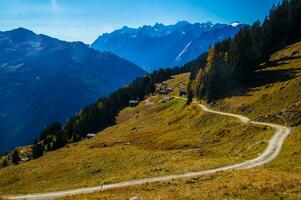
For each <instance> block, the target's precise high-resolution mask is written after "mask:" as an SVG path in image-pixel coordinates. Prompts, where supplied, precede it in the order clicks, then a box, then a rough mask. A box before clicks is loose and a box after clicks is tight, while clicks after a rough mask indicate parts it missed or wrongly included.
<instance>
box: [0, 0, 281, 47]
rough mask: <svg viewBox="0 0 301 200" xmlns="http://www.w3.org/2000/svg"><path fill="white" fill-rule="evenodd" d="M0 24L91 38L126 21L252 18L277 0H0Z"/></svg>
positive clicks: (59, 35) (7, 27) (136, 23)
mask: <svg viewBox="0 0 301 200" xmlns="http://www.w3.org/2000/svg"><path fill="white" fill-rule="evenodd" d="M0 1H1V2H0V30H1V31H5V30H10V29H14V28H18V27H24V28H27V29H31V30H33V31H35V32H36V33H43V34H47V35H50V36H52V37H56V38H59V39H62V40H67V41H76V40H78V41H83V42H86V43H91V42H93V41H94V40H95V39H96V38H97V36H98V35H100V34H101V33H104V32H111V31H112V30H114V29H117V28H121V27H123V26H125V25H127V26H129V27H138V26H142V25H145V24H146V25H153V24H155V23H156V22H161V23H164V24H173V23H176V22H177V21H181V20H187V21H190V22H206V21H212V22H214V23H216V22H220V23H229V22H233V21H240V22H243V23H252V22H254V21H256V20H257V19H258V20H263V19H264V17H265V16H266V14H267V13H268V11H269V9H270V8H271V7H272V5H273V4H274V3H278V2H279V1H280V0H227V1H223V0H0Z"/></svg>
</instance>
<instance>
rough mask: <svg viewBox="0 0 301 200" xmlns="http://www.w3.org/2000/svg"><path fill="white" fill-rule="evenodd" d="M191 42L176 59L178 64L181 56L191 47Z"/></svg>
mask: <svg viewBox="0 0 301 200" xmlns="http://www.w3.org/2000/svg"><path fill="white" fill-rule="evenodd" d="M191 42H192V41H190V42H189V43H188V44H187V45H186V46H185V47H184V49H183V50H182V51H181V52H180V53H179V55H178V56H177V58H176V59H175V61H176V62H178V61H179V60H180V59H181V56H182V55H183V54H184V53H185V52H186V51H187V49H188V47H189V46H190V45H191Z"/></svg>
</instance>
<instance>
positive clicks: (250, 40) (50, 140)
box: [32, 0, 301, 158]
mask: <svg viewBox="0 0 301 200" xmlns="http://www.w3.org/2000/svg"><path fill="white" fill-rule="evenodd" d="M300 39H301V1H299V0H284V1H283V2H282V3H281V4H279V5H277V6H274V7H273V8H272V9H271V11H270V13H269V15H268V16H267V17H266V18H265V20H264V22H263V23H260V22H255V23H254V24H253V25H251V26H246V27H244V28H242V29H241V30H240V31H239V32H238V33H237V34H236V35H235V37H233V38H229V39H227V40H224V41H221V42H218V43H217V44H215V45H214V46H213V47H211V48H210V49H209V51H208V53H205V54H202V55H200V56H199V57H198V58H197V59H195V60H193V61H191V62H189V63H187V64H185V65H184V66H182V67H176V68H173V69H171V68H168V69H160V70H157V71H154V72H152V73H151V74H148V75H145V76H144V77H142V78H138V79H136V80H135V81H134V82H132V83H131V84H129V85H127V86H125V87H123V88H121V89H119V90H117V91H116V92H114V93H112V94H111V95H110V96H108V97H106V98H101V99H99V100H98V101H97V102H96V103H94V104H92V105H89V106H87V107H86V108H83V109H82V110H81V111H80V112H78V113H77V114H76V115H75V116H73V117H71V118H69V120H68V121H67V123H66V124H65V125H63V126H62V125H61V124H60V123H58V122H55V123H53V124H51V125H49V126H47V127H45V128H44V129H43V130H42V131H41V134H40V137H39V138H38V139H36V140H35V141H34V144H33V146H32V151H33V157H34V158H38V157H40V156H42V155H43V153H44V152H46V151H52V150H55V149H58V148H61V147H64V146H65V145H66V144H68V143H72V142H77V141H79V140H81V139H83V138H85V137H86V135H87V133H96V132H99V131H101V130H103V129H104V128H106V127H108V126H111V125H114V124H115V123H116V122H115V119H116V116H117V114H118V113H119V111H121V110H122V109H123V108H125V107H127V106H128V102H129V100H131V99H139V100H142V99H143V98H144V97H145V96H147V95H149V94H151V93H153V92H154V91H155V84H156V83H159V82H162V81H165V80H167V79H169V78H170V77H171V76H172V75H175V74H180V73H184V72H190V81H189V84H188V87H189V88H188V91H189V94H190V95H189V99H190V100H191V99H192V97H193V96H195V97H197V98H200V99H205V100H207V101H208V102H212V101H214V100H217V99H219V98H222V97H225V96H227V95H232V94H233V93H235V92H237V91H240V90H243V89H244V88H247V87H248V86H249V84H250V83H251V82H252V81H253V74H254V72H255V71H256V70H258V69H259V68H258V66H260V63H262V62H263V61H265V60H267V58H268V56H269V55H270V53H272V52H273V51H275V50H277V49H279V48H281V47H283V46H285V45H288V44H291V43H293V42H295V41H297V40H300Z"/></svg>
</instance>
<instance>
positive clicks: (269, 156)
mask: <svg viewBox="0 0 301 200" xmlns="http://www.w3.org/2000/svg"><path fill="white" fill-rule="evenodd" d="M177 98H179V99H184V100H186V99H185V98H181V97H177ZM194 103H195V104H198V105H199V106H200V107H201V108H202V109H203V110H204V111H206V112H210V113H214V114H218V115H226V116H229V117H235V118H238V119H240V120H241V122H242V123H252V124H256V125H262V126H268V127H271V128H273V129H274V130H275V133H274V135H273V136H272V137H271V138H270V140H269V144H268V146H267V148H266V149H265V150H264V152H262V153H261V154H260V155H259V156H258V157H256V158H254V159H252V160H247V161H245V162H242V163H237V164H233V165H227V166H222V167H218V168H214V169H208V170H202V171H198V172H187V173H183V174H175V175H169V176H159V177H154V178H143V179H134V180H129V181H122V182H119V183H114V184H105V185H101V186H96V187H87V188H79V189H74V190H64V191H58V192H47V193H37V194H26V195H15V196H6V197H5V198H7V199H29V200H37V199H39V200H40V199H43V200H44V199H55V198H58V197H64V196H70V195H78V194H85V193H92V192H98V191H104V190H111V189H115V188H122V187H128V186H134V185H141V184H144V183H152V182H158V181H167V180H172V179H180V178H192V177H196V176H202V175H208V174H213V173H216V172H220V171H229V170H234V169H248V168H252V167H257V166H260V165H264V164H266V163H268V162H271V161H272V160H273V159H275V158H276V157H277V156H278V154H279V152H280V150H281V148H282V145H283V143H284V141H285V139H286V137H287V136H288V135H289V134H290V132H291V130H290V128H288V127H285V126H281V125H277V124H273V123H264V122H256V121H251V120H250V119H249V118H247V117H245V116H242V115H238V114H232V113H226V112H220V111H215V110H211V109H209V108H208V107H207V106H205V105H202V104H199V103H197V102H194Z"/></svg>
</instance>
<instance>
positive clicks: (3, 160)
mask: <svg viewBox="0 0 301 200" xmlns="http://www.w3.org/2000/svg"><path fill="white" fill-rule="evenodd" d="M1 166H2V167H7V166H8V160H7V158H3V159H2V163H1Z"/></svg>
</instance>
